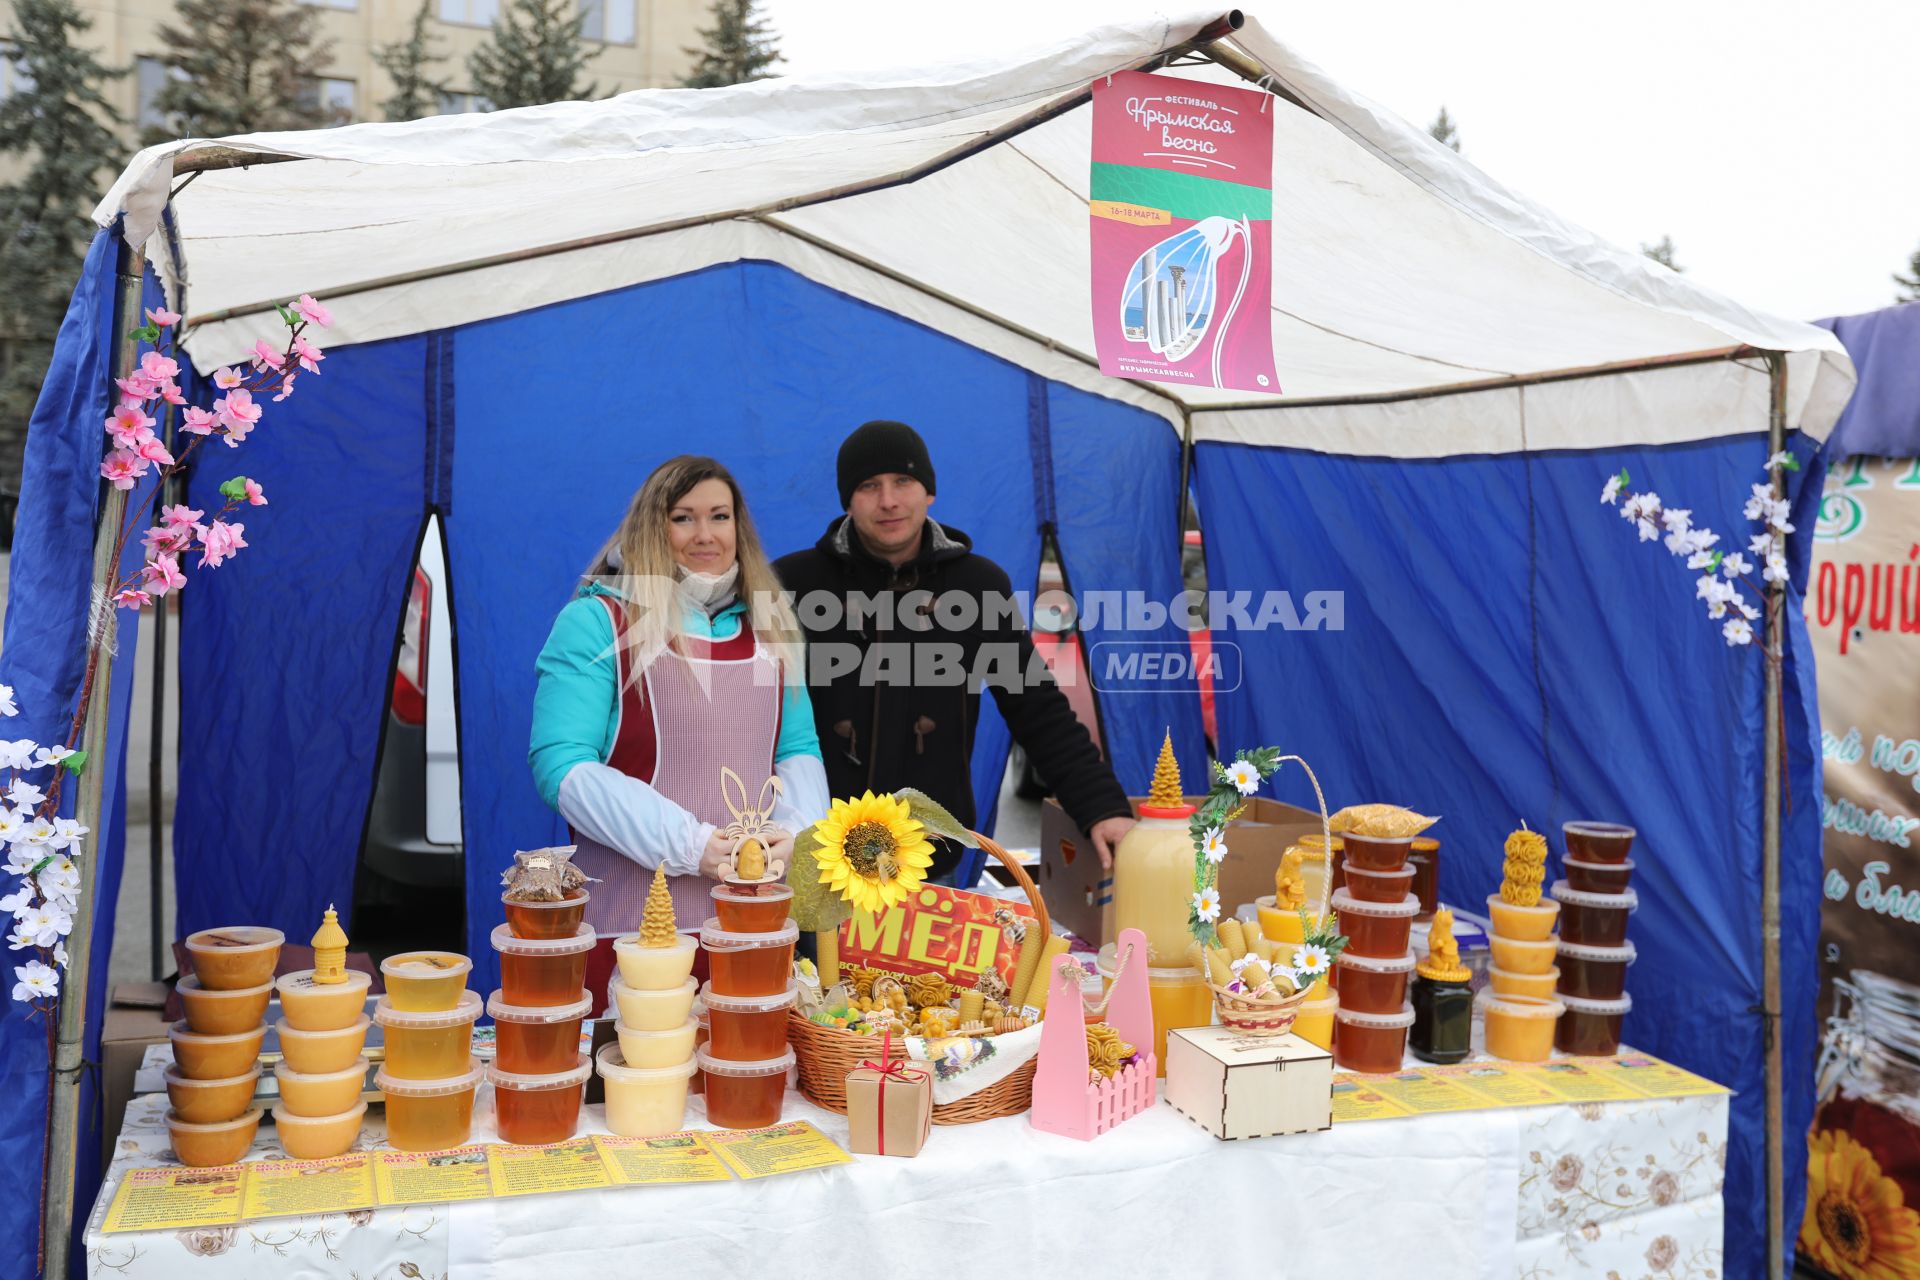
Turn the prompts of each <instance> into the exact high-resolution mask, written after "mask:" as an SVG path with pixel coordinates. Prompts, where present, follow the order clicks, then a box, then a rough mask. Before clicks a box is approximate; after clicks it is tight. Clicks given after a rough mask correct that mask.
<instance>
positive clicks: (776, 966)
mask: <svg viewBox="0 0 1920 1280" xmlns="http://www.w3.org/2000/svg"><path fill="white" fill-rule="evenodd" d="M799 937H800V930H799V928H798V926H796V925H795V924H794V923H793V922H792V921H791V920H789V921H788V922H787V923H786V925H785V926H784V927H782V928H779V929H776V930H774V931H773V932H772V933H732V932H729V931H728V930H725V929H722V928H721V927H720V921H719V920H717V919H714V920H709V921H707V922H706V924H704V925H702V926H701V928H700V945H701V946H702V947H705V948H706V951H707V968H708V971H709V973H710V975H711V977H712V982H711V983H710V984H709V985H710V986H711V987H712V989H713V990H714V991H717V992H720V993H721V994H722V995H729V996H776V995H779V994H780V993H781V992H782V991H785V990H786V989H787V984H788V983H789V982H791V981H792V980H793V944H794V943H795V942H796V941H798V940H799ZM682 1016H683V1017H684V1016H685V1015H684V1014H683V1015H682ZM768 1123H772V1122H771V1121H769V1122H768Z"/></svg>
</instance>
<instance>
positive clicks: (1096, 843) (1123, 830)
mask: <svg viewBox="0 0 1920 1280" xmlns="http://www.w3.org/2000/svg"><path fill="white" fill-rule="evenodd" d="M1133 825H1134V819H1132V818H1118V817H1115V818H1102V819H1100V821H1098V822H1096V823H1094V824H1093V830H1091V831H1089V832H1087V834H1088V835H1090V836H1092V837H1093V851H1094V852H1095V853H1097V854H1099V855H1100V868H1101V870H1103V871H1111V870H1113V851H1114V850H1115V849H1117V848H1118V847H1119V846H1120V840H1121V838H1122V837H1124V836H1125V835H1126V834H1127V832H1129V831H1131V830H1133Z"/></svg>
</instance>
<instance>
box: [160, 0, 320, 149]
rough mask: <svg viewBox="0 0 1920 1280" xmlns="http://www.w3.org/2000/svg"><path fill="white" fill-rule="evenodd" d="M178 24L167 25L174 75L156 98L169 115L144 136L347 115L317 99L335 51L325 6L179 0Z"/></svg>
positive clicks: (201, 133) (205, 134) (283, 0)
mask: <svg viewBox="0 0 1920 1280" xmlns="http://www.w3.org/2000/svg"><path fill="white" fill-rule="evenodd" d="M174 17H175V18H176V19H177V25H173V26H166V27H162V28H161V29H160V43H161V44H163V45H165V46H166V47H167V49H168V50H169V51H170V52H169V53H168V54H167V55H166V56H165V58H164V59H162V60H163V61H164V62H165V63H166V64H167V67H168V69H169V70H170V71H171V72H172V73H173V74H172V76H171V77H170V78H169V79H168V81H167V83H166V86H165V87H164V88H162V89H161V90H160V93H159V94H158V96H156V97H155V98H154V103H153V105H154V109H155V110H156V111H158V112H159V113H160V114H161V115H162V116H164V117H165V118H166V120H167V124H166V125H163V126H156V127H150V128H148V129H147V131H146V134H145V136H144V139H143V140H144V141H145V142H147V143H149V144H151V143H155V142H165V141H167V140H169V139H172V138H221V137H225V136H227V135H228V134H234V133H256V132H260V131H262V130H270V129H308V128H312V127H314V126H315V125H325V124H339V123H341V121H340V120H339V119H338V118H337V117H335V116H333V115H331V114H329V113H327V112H325V111H323V110H322V109H321V108H320V107H319V106H318V105H317V104H316V102H315V100H314V83H315V81H316V80H318V78H319V76H320V73H321V71H322V70H323V69H324V67H325V65H326V63H327V60H328V59H329V58H330V57H331V56H332V52H333V44H332V41H329V40H323V39H321V38H320V34H319V26H318V23H319V11H318V10H316V9H314V8H313V7H312V6H310V5H305V4H300V3H298V2H297V0H174Z"/></svg>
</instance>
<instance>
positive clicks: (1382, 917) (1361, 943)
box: [1332, 837, 1420, 960]
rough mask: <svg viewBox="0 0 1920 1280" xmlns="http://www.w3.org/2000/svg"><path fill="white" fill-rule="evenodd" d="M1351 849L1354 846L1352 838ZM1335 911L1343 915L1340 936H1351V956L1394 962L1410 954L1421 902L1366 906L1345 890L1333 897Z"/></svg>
mask: <svg viewBox="0 0 1920 1280" xmlns="http://www.w3.org/2000/svg"><path fill="white" fill-rule="evenodd" d="M1347 845H1348V847H1349V848H1351V847H1352V845H1353V839H1352V837H1348V839H1347ZM1332 906H1333V909H1334V910H1335V911H1337V912H1339V914H1340V932H1341V933H1344V934H1346V935H1347V953H1348V954H1350V955H1358V956H1372V957H1373V958H1374V959H1376V960H1393V959H1397V958H1398V957H1400V956H1403V955H1405V954H1407V943H1408V942H1409V940H1411V938H1412V937H1413V918H1414V917H1415V916H1417V915H1419V914H1420V900H1419V899H1418V898H1413V897H1408V898H1406V899H1405V900H1403V901H1400V902H1362V901H1360V900H1359V899H1358V898H1355V897H1354V896H1353V895H1352V894H1351V893H1349V892H1348V891H1347V890H1345V889H1340V890H1337V891H1336V892H1335V893H1334V895H1333V903H1332Z"/></svg>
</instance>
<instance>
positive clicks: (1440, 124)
mask: <svg viewBox="0 0 1920 1280" xmlns="http://www.w3.org/2000/svg"><path fill="white" fill-rule="evenodd" d="M1427 132H1428V133H1429V134H1431V135H1433V140H1434V141H1435V142H1437V143H1439V144H1440V145H1441V146H1443V147H1446V148H1447V149H1448V150H1450V151H1458V150H1460V130H1459V129H1458V128H1457V127H1456V126H1455V125H1454V123H1453V117H1452V116H1450V115H1448V114H1447V109H1446V107H1444V106H1442V107H1441V108H1440V114H1439V115H1437V116H1435V117H1434V118H1433V123H1432V124H1430V125H1428V126H1427Z"/></svg>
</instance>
